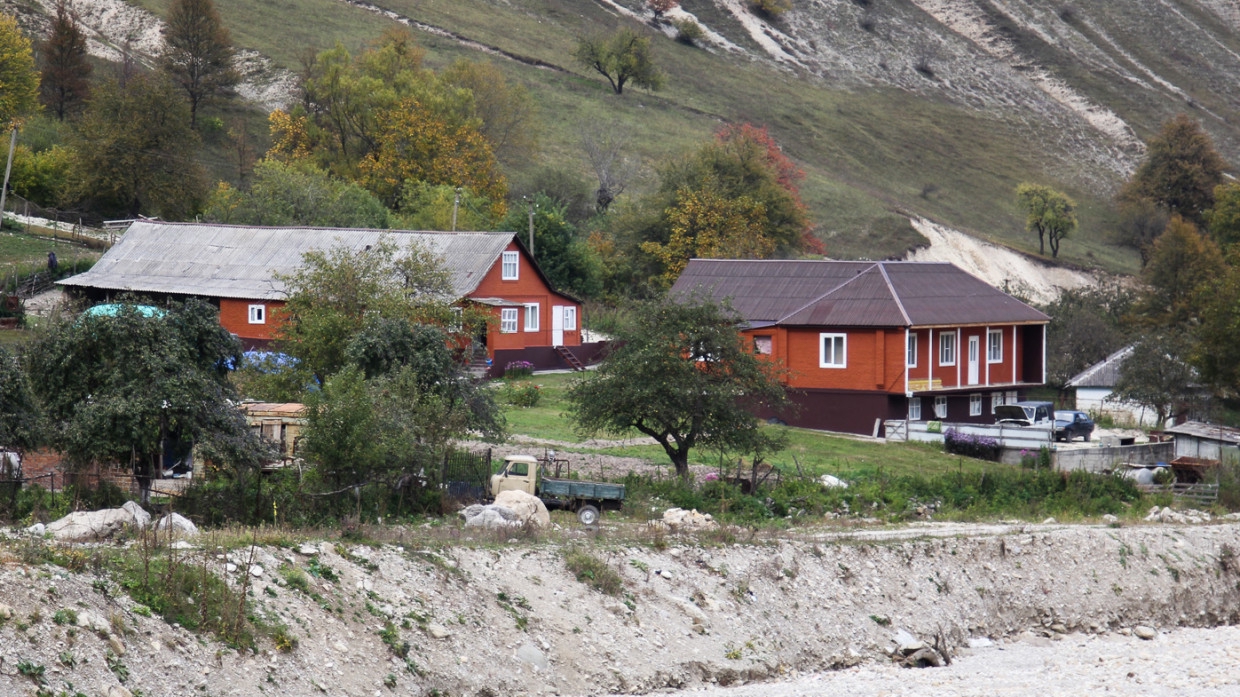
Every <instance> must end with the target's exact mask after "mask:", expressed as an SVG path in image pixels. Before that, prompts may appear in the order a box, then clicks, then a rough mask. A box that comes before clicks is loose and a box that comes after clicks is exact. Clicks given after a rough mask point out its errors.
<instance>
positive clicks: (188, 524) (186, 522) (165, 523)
mask: <svg viewBox="0 0 1240 697" xmlns="http://www.w3.org/2000/svg"><path fill="white" fill-rule="evenodd" d="M169 529H171V530H172V532H173V534H176V535H184V536H185V537H193V536H195V535H197V534H198V526H197V525H194V523H193V521H191V520H190V519H189V518H186V517H185V516H183V515H181V514H180V513H169V514H168V515H166V516H164V517H163V518H160V519H159V522H158V523H155V530H156V531H157V532H167V531H168V530H169Z"/></svg>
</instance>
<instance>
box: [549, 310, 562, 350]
mask: <svg viewBox="0 0 1240 697" xmlns="http://www.w3.org/2000/svg"><path fill="white" fill-rule="evenodd" d="M551 345H552V346H563V345H564V306H563V305H552V306H551Z"/></svg>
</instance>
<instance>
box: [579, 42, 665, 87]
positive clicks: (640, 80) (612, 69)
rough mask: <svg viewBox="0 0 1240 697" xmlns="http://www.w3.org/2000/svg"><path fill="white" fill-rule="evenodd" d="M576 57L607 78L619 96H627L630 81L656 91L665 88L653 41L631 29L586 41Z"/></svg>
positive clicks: (580, 43) (581, 62)
mask: <svg viewBox="0 0 1240 697" xmlns="http://www.w3.org/2000/svg"><path fill="white" fill-rule="evenodd" d="M573 58H575V59H576V60H577V62H578V63H580V64H581V65H582V66H584V67H586V68H589V69H591V70H593V71H595V72H597V73H598V74H600V75H602V76H603V77H605V78H607V82H609V83H610V84H611V89H612V91H614V92H615V93H616V94H623V93H624V86H625V85H627V84H629V83H630V82H631V83H633V84H634V85H637V86H638V87H644V88H646V89H649V90H652V91H653V90H658V89H661V88H662V87H663V82H664V77H663V73H662V72H661V71H660V70H659V68H658V67H657V66H656V65H655V62H654V57H653V56H652V55H651V52H650V38H649V37H645V36H642V35H641V34H639V33H638V32H637V31H636V30H634V29H631V28H629V27H623V28H621V29H618V30H616V31H615V33H612V34H609V35H605V34H596V35H594V36H590V37H587V38H584V39H582V40H581V41H579V42H578V43H577V49H576V50H575V51H574V52H573Z"/></svg>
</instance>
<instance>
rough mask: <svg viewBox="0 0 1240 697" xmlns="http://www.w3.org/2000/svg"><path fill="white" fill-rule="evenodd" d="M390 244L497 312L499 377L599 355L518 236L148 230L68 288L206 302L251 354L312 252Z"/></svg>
mask: <svg viewBox="0 0 1240 697" xmlns="http://www.w3.org/2000/svg"><path fill="white" fill-rule="evenodd" d="M381 239H387V240H390V241H392V242H393V243H395V244H396V245H397V246H413V245H418V246H421V247H422V248H424V249H427V250H429V251H431V252H432V253H434V254H435V255H436V256H438V257H439V258H440V259H441V260H442V262H443V265H444V268H445V269H446V270H447V272H448V274H449V276H450V278H451V282H452V289H453V294H454V295H455V297H456V300H457V302H458V303H461V304H467V303H472V304H474V305H477V306H480V307H484V308H487V309H488V311H489V313H490V315H491V319H492V320H493V321H491V322H490V323H489V325H488V328H487V332H486V336H485V337H479V338H480V339H481V340H482V341H481V343H482V344H483V345H484V346H485V348H486V352H487V356H488V357H489V358H491V359H492V360H493V363H494V366H495V369H497V370H502V368H503V366H504V365H505V364H507V363H508V362H509V361H514V360H528V361H530V362H531V363H533V364H534V365H535V366H536V367H538V368H555V367H567V366H568V360H569V359H568V356H567V355H565V354H572V355H573V358H574V359H576V360H578V361H580V362H583V363H584V362H588V361H589V360H590V359H592V358H593V357H595V356H596V355H597V353H598V349H599V347H598V346H597V345H585V346H583V345H582V341H581V320H582V317H581V303H580V301H578V300H577V299H575V298H572V297H570V296H568V295H565V294H563V293H559V292H557V291H556V290H555V289H553V288H552V287H551V285H550V283H548V282H547V278H546V276H544V275H543V273H542V271H541V270H540V269H539V268H538V264H537V263H535V261H534V259H532V258H531V257H530V254H529V252H528V251H527V250H526V248H525V246H524V245H523V244H522V243H521V241H520V239H519V238H518V237H517V236H516V235H515V234H514V233H511V232H408V231H395V230H361V229H347V228H294V227H290V228H272V227H246V226H234V225H216V224H198V223H165V222H160V221H140V222H137V223H134V224H133V225H131V226H130V228H129V229H128V230H127V231H126V232H125V234H124V235H123V236H121V238H120V241H118V242H117V243H116V245H115V246H113V247H112V248H111V249H109V250H108V251H107V253H106V254H104V255H103V257H102V258H101V259H100V260H99V261H98V262H97V263H96V264H95V266H94V267H93V268H92V269H91V270H90V271H87V272H86V273H83V274H79V275H77V276H73V277H71V278H68V279H65V280H63V281H61V282H60V283H61V285H63V286H65V287H66V289H68V290H69V291H70V292H72V293H75V294H78V295H83V296H86V297H87V298H89V299H91V300H108V299H111V298H114V297H116V296H118V295H120V294H123V293H134V294H138V295H141V296H145V297H149V298H154V299H156V300H158V299H161V298H171V299H176V298H186V297H198V298H202V299H205V300H207V301H209V302H211V303H213V304H214V305H215V306H217V307H218V308H219V310H220V324H221V325H223V326H224V327H225V328H226V329H228V330H229V331H230V332H232V333H233V334H235V335H237V336H238V337H239V338H240V339H241V340H242V343H243V344H245V346H246V348H254V347H263V346H266V345H267V344H268V343H269V342H270V341H271V340H272V339H273V338H275V337H276V333H277V329H278V312H276V310H278V309H279V308H280V307H281V306H282V305H283V304H284V297H285V295H284V284H283V282H282V281H280V280H279V278H278V276H279V275H281V274H283V275H288V274H290V273H292V272H293V271H294V270H296V269H297V268H298V267H299V266H300V265H301V263H302V259H303V257H304V255H305V253H306V252H309V251H312V250H327V249H330V248H333V247H337V246H341V245H344V246H346V247H349V248H351V249H355V250H361V249H364V248H367V247H369V246H370V245H374V244H378V243H379V241H380V240H381Z"/></svg>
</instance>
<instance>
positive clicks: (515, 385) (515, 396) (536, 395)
mask: <svg viewBox="0 0 1240 697" xmlns="http://www.w3.org/2000/svg"><path fill="white" fill-rule="evenodd" d="M503 398H504V401H505V402H507V403H508V404H511V405H513V406H514V407H522V408H529V407H536V406H538V402H539V400H541V399H542V388H541V387H539V386H538V385H535V384H534V383H532V382H509V383H507V384H505V385H504V393H503Z"/></svg>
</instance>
